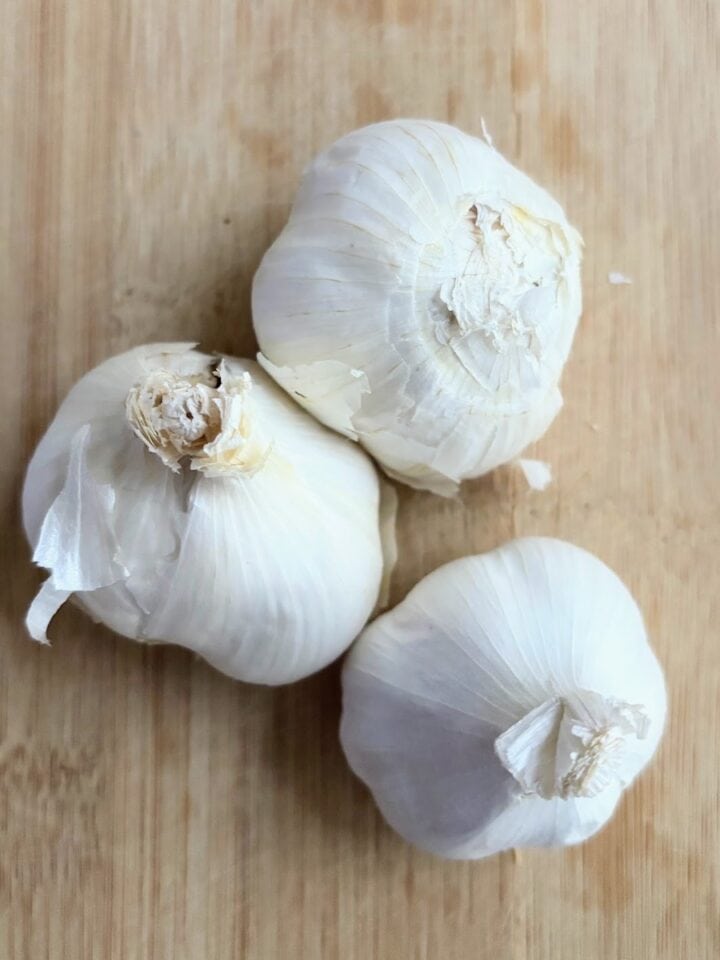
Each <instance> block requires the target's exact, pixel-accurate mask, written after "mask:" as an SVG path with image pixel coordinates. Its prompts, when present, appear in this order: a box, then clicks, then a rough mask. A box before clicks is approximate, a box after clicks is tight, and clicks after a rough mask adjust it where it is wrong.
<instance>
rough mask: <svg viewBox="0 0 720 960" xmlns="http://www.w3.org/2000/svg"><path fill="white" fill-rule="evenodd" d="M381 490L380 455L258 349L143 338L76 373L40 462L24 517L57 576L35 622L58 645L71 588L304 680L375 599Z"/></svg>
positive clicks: (230, 663)
mask: <svg viewBox="0 0 720 960" xmlns="http://www.w3.org/2000/svg"><path fill="white" fill-rule="evenodd" d="M378 502H379V484H378V476H377V473H376V471H375V469H374V467H373V465H372V464H371V462H370V460H369V459H368V457H367V456H366V455H365V454H364V453H363V452H362V451H361V450H359V449H358V448H357V446H355V445H354V444H352V443H350V442H349V441H347V440H345V439H343V438H341V437H338V436H337V435H335V434H333V433H331V432H330V431H329V430H326V429H325V428H324V427H322V426H320V424H318V423H317V422H316V421H315V420H313V419H312V417H310V416H308V415H307V414H306V413H305V412H304V411H302V410H301V409H300V408H299V407H297V406H296V405H295V404H293V403H291V402H290V401H289V400H288V398H287V397H286V396H285V395H284V394H283V393H282V391H280V390H278V388H277V387H276V386H275V384H274V383H273V382H272V381H271V380H270V379H269V378H268V377H267V376H266V375H265V374H264V373H263V371H262V370H261V369H260V368H259V367H258V366H257V364H256V363H254V362H253V361H248V360H236V359H232V358H230V357H225V358H221V359H220V358H213V357H211V356H209V355H206V354H203V353H200V352H198V351H197V350H194V349H192V344H182V343H181V344H151V345H149V346H143V347H138V348H136V349H135V350H130V351H129V352H127V353H124V354H121V355H120V356H117V357H113V358H112V359H110V360H107V361H106V362H105V363H102V364H100V366H98V367H96V368H95V369H94V370H92V371H91V372H90V373H88V374H87V375H86V376H85V377H83V378H82V379H81V380H80V381H79V383H77V384H76V386H75V387H74V388H73V389H72V390H71V391H70V393H69V395H68V396H67V398H66V399H65V401H64V402H63V403H62V405H61V407H60V409H59V411H58V413H57V415H56V417H55V419H54V420H53V422H52V424H51V425H50V427H49V428H48V431H47V433H46V434H45V436H44V437H43V439H42V440H41V442H40V444H39V446H38V448H37V450H36V452H35V454H34V456H33V458H32V461H31V463H30V466H29V468H28V473H27V477H26V481H25V487H24V491H23V514H24V522H25V528H26V531H27V535H28V539H29V540H30V543H31V544H32V546H33V548H34V560H35V562H36V563H38V564H39V565H40V566H43V567H45V568H46V569H47V570H48V571H49V572H50V576H49V578H48V580H47V581H46V582H45V584H44V585H43V587H42V588H41V590H40V592H39V594H38V596H37V597H36V598H35V601H34V602H33V604H32V606H31V608H30V611H29V614H28V628H29V630H30V633H31V635H32V636H34V637H35V639H38V640H43V641H44V640H45V631H46V629H47V625H48V623H49V621H50V619H51V618H52V617H53V615H54V614H55V612H56V610H57V609H58V608H59V607H60V606H61V605H62V603H64V602H65V600H67V599H68V598H69V597H71V596H73V597H74V598H75V599H76V601H77V602H78V603H79V604H80V606H82V607H83V608H84V609H85V610H86V611H87V612H88V613H89V614H90V616H92V617H93V618H94V619H96V620H99V621H101V622H102V623H104V624H106V625H107V626H108V627H110V628H111V629H112V630H115V631H116V632H117V633H120V634H123V635H124V636H127V637H131V638H133V639H137V640H143V641H148V642H160V641H165V642H168V643H177V644H180V645H182V646H185V647H189V648H190V649H191V650H194V651H195V652H196V653H198V654H200V656H202V657H203V658H204V659H206V660H207V661H208V662H209V663H211V664H213V665H214V666H215V667H217V668H218V669H219V670H221V671H223V673H227V674H229V675H230V676H232V677H236V678H238V679H242V680H249V681H254V682H258V683H268V684H278V683H287V682H289V681H291V680H297V679H299V678H301V677H304V676H307V675H308V674H310V673H313V672H314V671H315V670H319V669H320V668H321V667H323V666H325V665H326V664H327V663H329V662H330V661H331V660H334V659H335V658H336V657H337V656H338V655H339V654H340V653H342V651H343V650H345V648H346V647H347V646H348V645H349V644H350V643H351V642H352V640H353V639H354V638H355V637H356V636H357V634H358V633H359V631H360V630H361V629H362V627H363V625H364V624H365V622H366V621H367V619H368V617H369V616H370V614H371V612H372V610H373V607H374V605H375V602H376V599H377V596H378V589H379V585H380V580H381V573H382V567H383V560H382V554H381V544H380V533H379V528H378Z"/></svg>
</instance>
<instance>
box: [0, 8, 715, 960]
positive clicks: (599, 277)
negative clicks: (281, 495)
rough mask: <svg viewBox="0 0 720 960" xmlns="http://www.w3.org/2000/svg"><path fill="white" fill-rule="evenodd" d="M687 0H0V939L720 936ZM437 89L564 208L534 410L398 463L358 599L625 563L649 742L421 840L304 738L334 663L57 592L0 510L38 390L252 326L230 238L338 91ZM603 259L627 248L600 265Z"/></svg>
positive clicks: (573, 944)
mask: <svg viewBox="0 0 720 960" xmlns="http://www.w3.org/2000/svg"><path fill="white" fill-rule="evenodd" d="M719 10H720V8H718V6H717V4H715V3H713V2H712V0H707V2H701V0H683V2H680V0H677V2H673V0H664V2H660V0H658V2H654V3H639V2H625V3H623V2H620V0H618V2H607V0H606V2H601V0H596V2H593V0H575V2H573V3H568V2H567V0H548V2H546V3H543V2H540V0H537V2H521V0H518V2H510V0H497V2H492V0H472V2H471V0H468V2H462V0H452V2H444V3H439V2H432V0H368V2H362V0H334V2H323V0H315V2H312V0H310V2H305V3H303V2H299V0H263V2H261V0H234V2H233V0H204V2H202V3H199V2H194V0H152V2H150V3H148V2H141V0H65V2H62V0H57V2H54V0H5V4H4V7H3V17H2V21H3V29H2V31H0V33H1V34H2V35H1V37H0V49H1V50H2V53H1V54H0V57H1V60H0V63H1V64H2V71H1V77H2V84H1V85H0V131H1V132H2V136H1V137H0V140H1V141H2V147H1V148H0V151H1V154H0V238H1V244H0V251H1V252H0V318H1V320H2V331H3V348H2V350H0V374H1V376H0V390H2V398H1V399H2V407H1V409H2V419H1V420H0V423H1V429H2V458H1V459H0V506H1V508H2V509H1V511H0V524H1V525H2V529H1V530H0V542H1V543H2V546H1V548H0V549H1V550H2V565H3V566H2V569H3V571H4V577H3V579H4V583H5V586H6V588H5V589H4V590H3V591H2V593H1V602H0V616H1V624H0V629H1V631H2V635H1V639H2V643H1V645H0V657H2V666H1V667H0V910H1V912H2V915H1V919H0V956H2V957H3V958H6V957H7V958H9V960H46V958H49V960H59V958H62V960H95V958H98V960H136V958H137V960H235V958H247V960H288V958H293V960H294V958H312V960H315V958H321V957H322V958H343V960H390V958H392V960H421V958H422V960H426V958H427V960H470V958H473V960H486V958H487V960H506V958H507V960H566V958H567V960H577V958H582V960H645V958H648V960H649V958H652V960H679V958H691V960H702V958H717V957H718V955H719V954H720V926H719V920H718V915H719V913H720V881H719V877H720V874H719V872H718V860H719V857H720V828H719V826H718V823H719V813H720V810H719V806H720V803H719V799H718V798H719V796H720V782H719V780H720V761H719V754H720V751H719V742H718V741H719V739H720V737H719V735H718V720H719V715H720V708H719V706H718V704H719V703H720V643H719V642H718V624H719V622H720V600H719V598H720V553H719V549H720V536H719V531H720V516H719V512H720V511H719V509H718V504H719V500H718V487H719V480H718V475H719V470H720V449H719V448H720V430H719V429H718V423H719V422H720V417H719V414H718V409H719V407H720V404H719V400H720V396H719V394H720V388H719V387H718V373H717V367H718V356H719V354H718V348H719V346H720V344H719V339H720V337H719V333H718V331H719V330H720V324H719V323H718V317H719V316H720V217H719V216H718V211H719V210H720V204H719V201H718V182H719V180H720V150H719V149H718V129H720V110H719V108H718V91H719V89H720V87H719V80H720V71H719V70H718V49H719V44H720V12H719ZM399 115H403V116H423V117H432V118H436V119H441V120H448V121H451V122H453V123H456V124H458V125H459V126H461V127H463V128H466V129H467V130H469V131H471V132H474V133H479V131H480V122H481V116H483V117H484V118H485V120H486V123H487V126H488V128H489V130H490V132H491V133H492V135H493V137H494V139H495V143H496V145H497V146H498V147H499V149H500V150H501V151H502V152H504V153H505V154H506V155H507V156H508V157H509V158H510V159H511V160H512V161H513V162H515V163H517V164H518V165H519V166H521V167H522V168H524V169H525V170H527V172H528V173H530V174H531V175H532V176H533V177H535V178H536V179H537V180H538V181H539V182H540V183H542V184H544V185H545V186H547V187H548V188H549V189H550V190H551V191H552V192H553V193H554V194H555V195H556V196H557V197H558V198H559V199H560V200H561V201H562V202H563V204H564V205H565V207H566V209H567V211H568V214H569V216H570V218H571V220H572V221H573V222H574V223H575V224H576V225H577V226H578V227H579V228H580V229H581V231H582V232H583V234H584V237H585V242H586V260H585V268H584V284H585V312H584V318H583V320H582V324H581V328H580V331H579V333H578V337H577V341H576V347H575V350H574V352H573V354H572V357H571V359H570V362H569V364H568V367H567V371H566V375H565V378H564V383H563V388H564V394H565V401H566V406H565V410H564V412H563V413H562V415H561V416H560V417H559V419H558V420H557V421H556V423H555V425H554V426H553V427H552V429H551V431H550V432H549V434H548V435H547V436H546V437H545V438H544V439H543V440H542V441H541V442H540V443H539V444H538V445H537V447H536V448H535V450H534V455H536V456H539V457H542V458H543V459H545V460H548V461H549V462H550V463H551V464H552V467H553V471H554V474H555V479H554V482H553V484H552V486H551V487H550V488H549V489H548V490H546V491H545V492H544V493H537V492H532V491H530V490H529V489H528V488H527V485H526V484H525V482H524V481H523V479H522V478H521V477H520V476H519V475H518V474H517V472H514V471H513V470H512V469H507V468H506V469H502V470H498V471H497V472H496V473H495V474H493V475H492V476H490V477H488V478H485V479H482V480H479V481H477V482H474V483H470V484H468V485H467V486H466V488H465V490H464V492H463V496H462V498H461V499H458V500H455V501H452V500H442V499H438V498H435V497H433V496H431V495H428V494H422V493H413V492H410V491H408V490H404V491H402V494H401V509H400V548H401V559H400V564H399V567H398V569H397V573H396V575H395V578H394V583H393V600H394V601H397V600H399V599H400V598H402V597H403V596H404V594H405V593H406V592H407V590H408V588H409V587H410V586H411V585H412V584H414V583H415V582H416V581H417V580H418V578H419V577H421V576H422V575H423V574H424V573H426V572H428V571H429V570H431V569H433V568H434V567H436V566H437V565H438V564H440V563H442V562H443V561H446V560H449V559H451V558H454V557H457V556H460V555H462V554H465V553H468V552H477V551H481V550H485V549H487V548H490V547H493V546H495V545H497V544H499V543H500V542H502V541H504V540H506V539H508V538H510V537H512V536H514V535H517V534H530V533H542V534H551V535H555V536H560V537H564V538H567V539H569V540H572V541H575V542H576V543H578V544H581V545H582V546H585V547H587V548H589V549H590V550H592V551H594V552H595V553H597V554H598V555H599V556H600V557H602V558H603V559H604V560H605V561H606V562H607V563H609V564H610V565H611V566H612V567H614V568H615V569H616V570H617V571H618V572H619V574H620V575H621V576H622V577H623V579H624V580H626V581H627V583H628V584H629V586H630V587H631V589H632V590H633V591H634V593H635V594H636V596H637V597H638V599H639V601H640V603H641V605H642V607H643V609H644V611H645V613H646V616H647V620H648V624H649V628H650V632H651V635H652V637H653V641H654V644H655V647H656V649H657V651H658V653H659V656H660V658H661V660H662V662H663V664H664V666H665V668H666V671H667V677H668V682H669V689H670V694H671V718H670V724H669V728H668V733H667V737H666V740H665V742H664V745H663V747H662V750H661V752H660V755H659V758H658V760H657V762H656V763H655V765H654V766H653V767H652V769H651V770H650V771H649V772H648V773H647V775H645V776H644V777H643V778H642V780H641V782H640V783H639V784H638V785H637V787H636V788H635V789H633V790H632V791H631V792H630V794H629V796H627V798H626V799H625V800H624V801H623V803H622V806H621V808H620V810H619V812H618V814H617V816H616V817H615V819H614V820H613V822H612V823H611V824H610V826H608V827H607V829H606V830H605V831H604V832H603V833H602V834H601V835H600V836H598V837H597V838H596V839H595V840H592V841H591V842H589V843H588V844H587V845H585V846H583V847H580V848H576V849H569V850H566V851H550V852H542V851H535V852H526V851H522V852H520V853H517V854H514V853H508V854H505V855H503V856H499V857H495V858H493V859H490V860H487V861H483V862H478V863H467V864H463V863H443V862H441V861H440V860H435V859H432V858H430V857H429V856H425V855H423V854H421V853H419V852H416V851H414V850H412V849H410V848H409V847H408V846H407V845H405V844H404V843H402V842H401V841H400V840H399V839H397V838H396V837H395V836H394V835H393V834H392V833H391V832H390V830H389V829H388V828H386V827H385V826H384V824H383V823H382V821H381V819H380V817H379V816H378V814H377V813H376V811H375V809H374V807H373V804H372V802H371V800H370V798H369V796H368V794H367V793H366V791H365V790H364V788H363V787H362V786H361V784H360V783H358V782H357V781H356V780H355V779H354V778H353V777H352V775H351V774H350V772H349V771H348V768H347V767H346V765H345V763H344V760H343V757H342V754H341V752H340V749H339V747H338V741H337V725H338V715H339V709H340V699H339V686H338V670H337V668H336V667H333V668H330V669H328V670H326V671H325V672H323V673H322V674H320V675H318V676H315V677H313V678H311V679H309V680H307V681H306V682H304V683H300V684H297V685H296V686H293V687H289V688H285V689H279V690H270V689H262V688H255V687H249V686H244V685H242V684H238V683H233V682H231V681H230V680H228V679H226V678H224V677H222V676H220V675H219V674H217V673H215V672H213V671H212V670H211V669H210V668H209V667H207V666H205V665H204V664H203V663H201V662H199V661H198V660H196V659H194V658H193V657H192V656H191V655H190V654H188V653H186V652H183V651H181V650H176V649H170V648H165V649H161V648H154V649H143V648H142V647H141V646H139V645H136V644H132V643H129V642H127V641H123V640H119V639H117V638H115V637H114V636H112V635H111V634H110V633H109V632H108V631H106V630H104V629H102V628H100V627H98V626H95V625H93V624H91V623H90V622H88V620H87V619H85V618H84V617H83V616H82V615H81V614H79V613H78V612H75V611H73V610H72V609H66V610H64V611H63V612H62V614H61V615H60V616H59V617H58V618H57V620H56V621H55V623H54V624H53V628H52V635H53V638H54V642H53V646H52V647H51V648H41V647H39V646H36V645H34V644H32V643H31V642H30V641H29V640H27V639H26V637H25V634H24V631H23V626H22V619H23V615H24V611H25V609H26V607H27V604H28V602H29V600H30V598H31V596H32V595H33V592H34V591H35V589H36V588H37V586H38V584H39V582H40V575H39V573H38V572H37V571H34V570H33V569H32V568H31V566H30V562H29V554H28V550H27V548H26V545H25V542H24V539H23V536H22V533H21V530H20V525H19V520H18V494H19V490H20V486H21V480H22V473H23V469H24V465H25V463H26V461H27V459H28V456H29V454H30V453H31V451H32V449H33V446H34V444H35V443H36V441H37V440H38V438H39V437H40V435H41V433H42V431H43V430H44V429H45V427H46V426H47V424H48V421H49V419H50V417H51V416H52V414H53V411H54V410H55V408H56V405H57V403H58V401H59V399H60V398H61V397H62V396H63V395H64V394H65V392H66V391H67V390H68V388H69V387H70V385H71V384H72V383H73V382H74V381H75V380H76V378H78V377H79V376H80V375H81V374H82V373H84V372H85V371H86V370H88V368H89V367H91V366H92V365H94V364H95V363H96V362H98V361H100V360H102V359H104V358H106V357H107V356H109V355H110V354H112V353H115V352H117V351H120V350H123V349H125V348H127V347H129V346H131V345H134V344H138V343H141V342H143V341H148V340H175V339H178V340H179V339H183V340H185V339H198V340H200V341H202V343H203V344H204V345H205V346H207V347H209V348H216V349H220V350H224V351H229V352H233V353H239V354H243V353H244V354H249V353H252V352H253V350H254V339H253V334H252V331H251V324H250V313H249V292H250V283H251V279H252V276H253V272H254V270H255V268H256V266H257V264H258V261H259V259H260V257H261V255H262V253H263V251H264V250H265V248H266V247H267V246H268V244H269V243H270V241H271V240H272V238H273V237H274V236H275V235H276V234H277V232H278V231H279V229H280V228H281V226H282V224H283V222H284V221H285V219H286V217H287V213H288V208H289V203H290V200H291V197H292V195H293V191H294V189H295V187H296V185H297V182H298V176H299V174H300V171H301V170H302V169H303V166H304V165H305V164H306V163H307V162H308V161H309V160H310V158H311V157H312V155H313V154H314V153H315V152H316V151H317V150H318V149H320V148H321V147H323V146H325V145H327V144H328V143H329V142H330V141H332V140H333V139H334V138H335V137H337V136H338V135H339V134H341V133H343V132H345V131H347V130H349V129H351V128H353V127H355V126H358V125H360V124H365V123H368V122H370V121H374V120H380V119H383V118H387V117H393V116H399ZM610 271H620V272H622V273H623V274H626V275H627V276H628V277H630V278H632V284H631V285H620V286H616V285H612V284H610V283H609V282H608V273H609V272H610Z"/></svg>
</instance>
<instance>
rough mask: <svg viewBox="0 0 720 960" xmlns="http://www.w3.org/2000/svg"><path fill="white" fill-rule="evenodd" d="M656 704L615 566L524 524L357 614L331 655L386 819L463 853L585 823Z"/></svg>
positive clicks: (642, 761)
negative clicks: (368, 617)
mask: <svg viewBox="0 0 720 960" xmlns="http://www.w3.org/2000/svg"><path fill="white" fill-rule="evenodd" d="M665 712H666V697H665V686H664V681H663V675H662V671H661V669H660V667H659V665H658V662H657V660H656V659H655V656H654V654H653V652H652V650H651V649H650V646H649V645H648V642H647V639H646V635H645V628H644V625H643V620H642V616H641V614H640V611H639V610H638V607H637V605H636V604H635V601H634V600H633V598H632V597H631V595H630V594H629V592H628V591H627V589H626V588H625V586H624V585H623V584H622V582H621V581H620V580H619V579H618V578H617V576H616V575H615V574H614V573H613V572H612V571H611V570H609V569H608V567H606V566H605V565H604V564H603V563H602V562H601V561H600V560H598V559H597V558H595V557H593V556H592V555H591V554H589V553H587V552H585V551H584V550H581V549H580V548H578V547H574V546H572V545H571V544H569V543H564V542H562V541H560V540H552V539H546V538H541V537H531V538H526V539H521V540H515V541H513V542H511V543H508V544H506V545H505V546H502V547H500V548H498V549H497V550H493V551H491V552H490V553H486V554H483V555H481V556H474V557H466V558H464V559H461V560H456V561H454V562H452V563H448V564H446V565H445V566H443V567H440V568H439V569H438V570H436V571H435V572H434V573H431V574H430V575H429V576H427V577H425V579H424V580H421V581H420V583H419V584H418V585H417V586H416V587H415V588H414V589H413V590H411V591H410V593H409V594H408V596H407V597H406V598H405V600H403V601H402V603H400V604H399V605H398V606H397V607H395V609H394V610H391V611H389V612H388V613H385V614H384V615H383V616H381V617H379V618H378V619H377V620H375V621H374V623H372V624H370V626H368V627H367V628H366V629H365V631H364V632H363V634H362V635H361V637H360V639H359V640H358V641H357V643H356V644H355V645H354V647H353V648H352V650H351V651H350V653H349V655H348V657H347V660H346V663H345V666H344V670H343V716H342V724H341V739H342V744H343V748H344V750H345V753H346V755H347V758H348V761H349V763H350V766H351V767H352V768H353V770H354V771H355V772H356V773H357V775H358V776H359V777H360V778H361V779H362V780H364V781H365V783H366V784H367V785H368V787H369V788H370V790H371V791H372V793H373V796H374V798H375V801H376V802H377V804H378V806H379V807H380V810H381V811H382V813H383V814H384V816H385V818H386V819H387V821H388V822H389V823H390V825H391V826H392V827H394V828H395V830H397V832H398V833H400V834H401V835H402V836H403V837H404V838H405V839H407V840H408V841H410V842H412V843H414V844H417V845H418V846H420V847H423V848H425V849H427V850H429V851H431V852H433V853H436V854H438V855H440V856H444V857H450V858H458V859H476V858H481V857H486V856H489V855H491V854H493V853H497V852H499V851H501V850H506V849H509V848H511V847H522V846H554V845H564V844H573V843H579V842H581V841H583V840H585V839H587V838H588V837H590V836H591V835H592V834H594V833H595V832H596V831H597V830H599V829H600V828H601V827H602V826H603V825H604V824H605V823H606V822H607V820H608V819H609V818H610V817H611V816H612V814H613V811H614V810H615V807H616V805H617V803H618V801H619V799H620V796H621V794H622V792H623V790H624V789H625V788H626V787H627V786H628V785H629V784H630V783H631V782H632V780H633V779H634V778H635V776H636V775H637V774H638V773H639V772H640V771H641V770H642V768H643V767H644V766H645V765H646V764H647V763H648V761H649V760H650V758H651V757H652V755H653V753H654V752H655V749H656V747H657V745H658V742H659V740H660V737H661V735H662V730H663V725H664V721H665Z"/></svg>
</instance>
